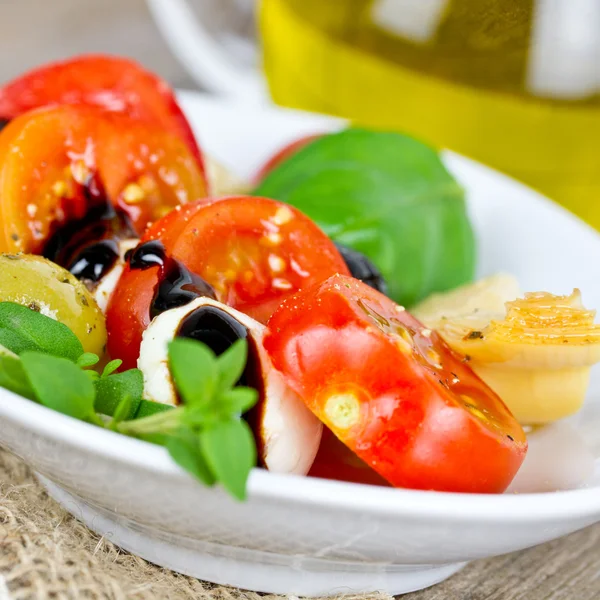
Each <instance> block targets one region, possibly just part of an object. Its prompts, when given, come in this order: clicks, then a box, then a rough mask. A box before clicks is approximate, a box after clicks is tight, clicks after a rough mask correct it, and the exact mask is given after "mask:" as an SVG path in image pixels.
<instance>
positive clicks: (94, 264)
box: [43, 175, 135, 283]
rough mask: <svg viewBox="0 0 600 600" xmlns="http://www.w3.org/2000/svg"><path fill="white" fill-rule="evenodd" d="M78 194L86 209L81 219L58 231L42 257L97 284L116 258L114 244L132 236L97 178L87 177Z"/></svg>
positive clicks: (123, 218)
mask: <svg viewBox="0 0 600 600" xmlns="http://www.w3.org/2000/svg"><path fill="white" fill-rule="evenodd" d="M81 192H82V194H83V197H84V199H85V202H86V205H87V210H86V213H85V215H84V217H83V218H81V219H74V220H70V221H67V222H66V223H65V224H64V225H63V226H62V227H60V228H58V229H57V230H56V231H55V232H54V234H53V235H52V236H51V237H50V238H49V240H48V242H47V243H46V245H45V247H44V250H43V255H44V256H45V257H46V258H48V259H50V260H51V261H53V262H55V263H57V264H59V265H61V266H63V267H65V268H66V269H68V270H69V271H71V273H73V275H75V277H77V278H78V279H82V280H86V281H89V282H91V283H97V282H99V281H100V279H101V278H102V277H103V276H104V275H106V273H107V272H108V271H109V270H110V269H111V268H112V267H113V265H114V264H115V262H116V261H117V259H118V258H119V247H118V244H117V241H118V240H119V239H123V238H127V237H133V236H135V234H134V232H133V231H132V229H131V227H130V226H129V223H128V222H127V218H126V216H125V215H124V214H122V213H121V212H117V211H115V209H114V207H113V206H112V204H111V203H110V202H109V200H108V199H107V197H106V194H105V192H104V189H103V187H102V184H101V183H100V182H99V180H98V179H97V177H95V176H93V175H91V176H90V177H88V179H87V181H86V182H85V184H84V185H83V186H82V188H81Z"/></svg>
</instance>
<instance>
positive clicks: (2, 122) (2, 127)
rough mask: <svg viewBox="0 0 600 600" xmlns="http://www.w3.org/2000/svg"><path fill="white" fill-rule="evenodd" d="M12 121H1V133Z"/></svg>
mask: <svg viewBox="0 0 600 600" xmlns="http://www.w3.org/2000/svg"><path fill="white" fill-rule="evenodd" d="M9 123H10V121H9V120H8V119H0V131H2V130H3V129H4V128H5V127H6V126H7V125H8V124H9Z"/></svg>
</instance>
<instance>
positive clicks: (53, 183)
mask: <svg viewBox="0 0 600 600" xmlns="http://www.w3.org/2000/svg"><path fill="white" fill-rule="evenodd" d="M91 178H94V179H95V180H96V181H97V182H99V183H100V184H101V185H102V188H103V190H104V192H105V193H106V195H107V201H108V202H110V203H111V204H112V205H113V207H115V208H119V209H120V210H121V211H122V212H123V213H124V214H126V215H127V217H128V218H129V221H130V223H131V225H132V227H133V229H134V230H135V231H136V232H137V234H138V235H141V234H142V233H143V232H144V230H145V229H146V227H147V225H148V224H150V223H152V222H154V221H155V220H156V219H158V218H160V217H161V216H163V215H164V214H166V212H168V211H170V210H171V209H172V208H173V207H175V206H177V205H179V204H180V203H184V202H187V201H189V200H195V199H197V198H199V197H203V196H205V195H206V182H205V179H204V175H203V173H202V172H201V171H200V169H199V168H198V166H197V164H196V161H195V159H194V157H193V155H192V154H191V152H190V151H189V149H188V148H187V146H186V145H185V144H184V143H183V142H182V141H181V140H180V139H179V138H178V137H176V136H173V135H171V134H169V133H167V132H165V131H163V130H161V129H156V128H155V127H154V126H151V125H148V124H145V123H141V122H139V121H135V120H132V119H130V118H129V117H127V116H125V115H118V114H115V115H112V114H107V113H105V112H104V111H101V110H99V109H95V108H89V107H83V106H58V107H49V108H43V109H39V110H36V111H32V112H30V113H26V114H24V115H22V116H20V117H17V118H16V119H14V120H13V121H11V122H10V123H9V124H8V125H7V126H6V127H5V128H4V129H3V131H2V132H1V133H0V252H29V253H40V252H42V251H43V248H44V244H45V243H46V242H47V240H48V238H49V237H50V236H51V235H52V233H53V232H54V231H55V230H56V229H58V228H60V227H62V226H64V225H65V224H66V223H68V222H71V221H76V220H79V219H83V218H84V217H85V215H86V211H87V210H88V208H89V206H88V204H87V199H86V194H85V191H86V190H85V185H86V182H88V181H89V180H90V179H91Z"/></svg>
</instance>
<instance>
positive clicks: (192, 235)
mask: <svg viewBox="0 0 600 600" xmlns="http://www.w3.org/2000/svg"><path fill="white" fill-rule="evenodd" d="M150 240H159V241H160V242H161V243H162V245H163V247H164V250H165V254H166V255H167V256H168V257H170V258H171V259H174V260H176V261H178V262H179V263H181V264H182V265H184V266H185V268H186V269H187V270H188V271H190V272H192V273H194V274H196V275H198V276H200V277H201V278H203V279H204V280H205V281H206V282H208V283H209V284H210V285H211V286H212V287H213V288H214V290H215V293H216V296H217V299H218V300H219V301H221V302H224V303H226V304H229V305H230V306H233V307H234V308H236V309H238V310H240V311H242V312H245V313H247V314H248V315H250V316H251V317H253V318H255V319H257V320H258V321H261V322H263V323H264V322H266V320H267V319H268V318H269V317H270V316H271V314H272V313H273V312H274V311H275V309H276V308H277V307H278V306H279V305H280V304H281V302H282V301H283V300H284V299H285V298H287V297H288V296H290V295H291V294H293V293H295V292H297V291H298V290H299V289H302V288H304V287H306V286H312V285H314V284H316V283H318V282H320V281H323V280H324V279H326V278H327V277H329V276H331V275H332V274H334V273H348V269H347V267H346V264H345V263H344V260H343V258H342V257H341V256H340V254H339V252H338V251H337V249H336V247H335V246H334V244H333V242H331V241H330V240H329V238H328V237H327V236H326V235H325V234H324V233H323V232H322V231H321V230H320V229H319V228H318V227H317V226H316V225H315V224H314V223H313V222H312V221H311V220H310V219H309V218H308V217H306V216H304V215H303V214H302V213H301V212H299V211H298V210H296V209H295V208H293V207H291V206H288V205H286V204H283V203H281V202H276V201H275V200H269V199H267V198H258V197H251V196H233V197H229V198H224V199H221V200H218V201H213V202H212V203H207V202H206V201H200V202H197V203H194V204H193V205H187V206H184V207H182V208H181V209H180V210H179V211H175V212H173V213H171V214H170V215H167V216H166V217H165V218H164V219H162V220H160V221H157V222H156V223H155V224H154V226H152V227H151V228H150V229H149V230H148V231H147V232H146V234H145V235H144V237H143V239H142V242H147V241H150ZM160 276H161V271H160V268H159V267H154V268H149V269H146V270H141V269H135V268H134V269H132V268H131V267H130V266H129V265H128V266H127V267H126V268H125V271H124V272H123V275H122V276H121V279H120V280H119V283H118V285H117V287H116V289H115V291H114V293H113V295H112V298H111V300H110V302H109V306H108V311H107V328H108V331H109V339H108V350H109V352H110V354H111V356H113V357H114V358H120V359H122V360H123V361H124V365H125V366H126V367H130V366H135V364H136V361H137V358H138V354H139V346H140V343H141V338H142V333H143V331H144V330H145V329H146V327H147V326H148V324H149V323H150V314H151V303H152V299H153V297H154V290H155V289H157V285H158V283H159V278H160Z"/></svg>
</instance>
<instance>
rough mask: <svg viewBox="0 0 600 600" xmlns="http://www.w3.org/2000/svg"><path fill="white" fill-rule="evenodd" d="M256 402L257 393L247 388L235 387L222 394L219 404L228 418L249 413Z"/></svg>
mask: <svg viewBox="0 0 600 600" xmlns="http://www.w3.org/2000/svg"><path fill="white" fill-rule="evenodd" d="M257 401H258V392H257V391H256V390H255V389H253V388H249V387H237V388H233V389H232V390H228V391H226V392H223V393H222V394H221V396H220V397H219V404H220V406H222V409H223V412H224V413H225V414H227V415H228V416H230V417H239V416H240V415H243V414H244V413H245V412H247V411H249V410H250V409H251V408H252V407H253V406H254V405H255V404H256V402H257Z"/></svg>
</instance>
